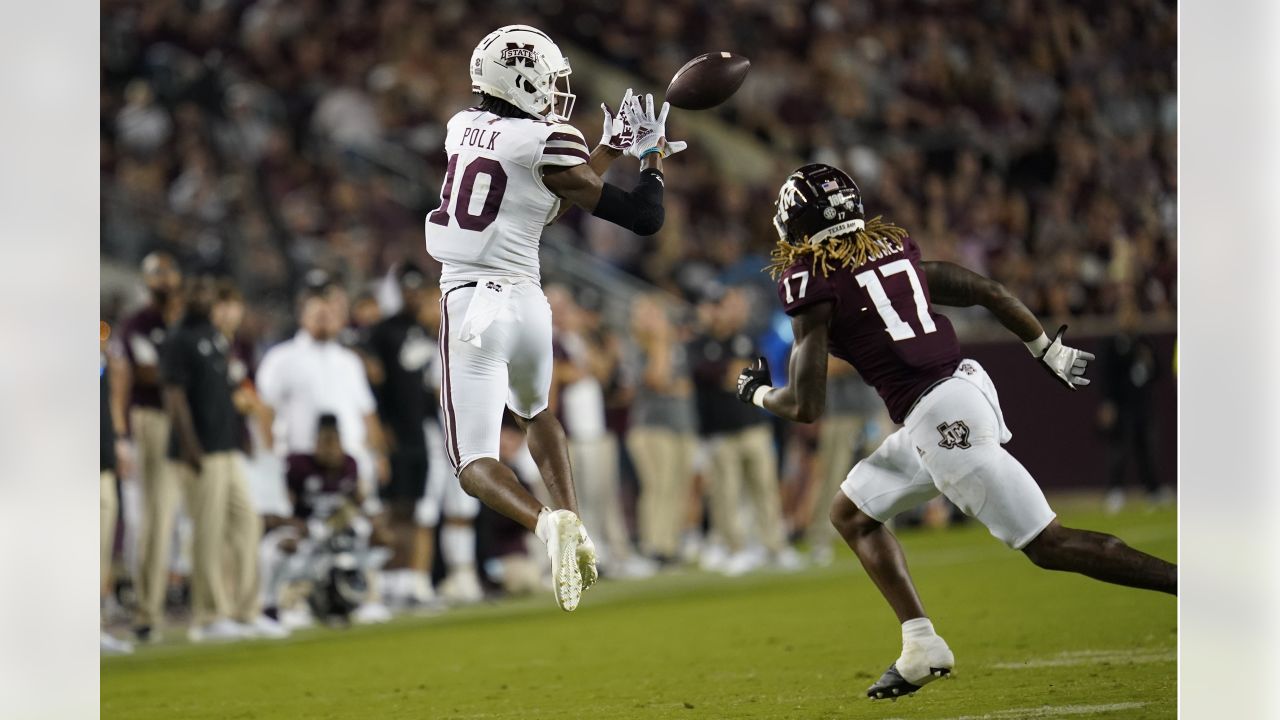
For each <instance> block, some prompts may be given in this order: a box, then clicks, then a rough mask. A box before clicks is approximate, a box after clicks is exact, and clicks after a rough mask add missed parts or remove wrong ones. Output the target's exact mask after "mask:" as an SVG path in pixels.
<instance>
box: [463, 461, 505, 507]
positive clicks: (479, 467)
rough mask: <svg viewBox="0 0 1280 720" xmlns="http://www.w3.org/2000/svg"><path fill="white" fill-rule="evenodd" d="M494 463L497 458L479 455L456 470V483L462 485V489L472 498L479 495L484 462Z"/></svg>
mask: <svg viewBox="0 0 1280 720" xmlns="http://www.w3.org/2000/svg"><path fill="white" fill-rule="evenodd" d="M487 462H489V463H496V462H497V460H494V459H493V458H489V457H479V458H476V459H475V460H472V461H471V462H469V463H467V464H466V465H464V466H463V467H462V469H461V470H459V471H458V485H460V486H461V487H462V491H463V492H465V493H466V494H468V495H470V496H471V497H473V498H478V497H480V495H479V492H480V486H481V476H482V475H483V473H484V464H485V463H487Z"/></svg>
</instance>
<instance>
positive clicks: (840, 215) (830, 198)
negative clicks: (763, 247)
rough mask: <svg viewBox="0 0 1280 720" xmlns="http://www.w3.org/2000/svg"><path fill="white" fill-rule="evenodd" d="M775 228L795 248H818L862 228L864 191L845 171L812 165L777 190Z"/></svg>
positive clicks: (796, 172)
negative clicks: (832, 239)
mask: <svg viewBox="0 0 1280 720" xmlns="http://www.w3.org/2000/svg"><path fill="white" fill-rule="evenodd" d="M775 208H776V211H775V213H774V216H773V226H774V227H775V228H777V230H778V237H780V238H781V239H782V240H783V241H784V242H787V243H790V244H792V245H806V244H810V245H816V244H818V243H820V242H822V241H823V240H826V239H827V238H828V237H831V236H832V235H843V234H845V233H849V232H853V231H855V230H859V229H861V228H862V227H863V226H864V225H865V224H866V223H865V217H864V216H863V209H862V191H861V190H859V189H858V184H857V183H855V182H854V181H853V178H851V177H849V176H848V175H847V174H845V172H844V171H843V170H840V169H838V168H834V167H831V166H830V165H824V164H822V163H813V164H811V165H805V166H804V167H802V168H800V169H799V170H796V171H795V172H793V173H791V176H790V177H788V178H787V181H786V182H784V183H783V184H782V188H781V189H780V190H778V201H777V203H776V205H775Z"/></svg>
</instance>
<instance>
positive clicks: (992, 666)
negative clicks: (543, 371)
mask: <svg viewBox="0 0 1280 720" xmlns="http://www.w3.org/2000/svg"><path fill="white" fill-rule="evenodd" d="M1057 505H1059V510H1060V512H1061V513H1062V519H1063V522H1064V523H1065V524H1068V525H1076V526H1080V527H1089V528H1092V529H1097V530H1104V531H1108V532H1113V533H1116V534H1117V535H1120V536H1121V537H1122V538H1124V539H1126V540H1127V541H1129V542H1130V543H1131V544H1133V545H1135V546H1137V547H1139V548H1141V549H1144V550H1147V551H1149V552H1152V553H1154V554H1156V555H1159V556H1161V557H1165V558H1168V559H1171V560H1172V559H1174V558H1175V557H1176V552H1177V548H1176V536H1177V517H1176V514H1175V512H1174V511H1173V510H1163V511H1157V512H1146V511H1144V510H1142V509H1139V508H1135V509H1134V510H1132V511H1130V512H1127V513H1124V514H1121V515H1118V516H1115V517H1103V516H1102V515H1101V514H1100V513H1097V512H1095V511H1092V510H1090V509H1089V506H1086V505H1081V504H1079V503H1076V504H1075V505H1073V504H1071V503H1069V502H1059V503H1057ZM903 544H904V545H905V547H906V549H907V553H908V556H909V558H910V560H911V563H912V564H911V567H912V571H913V574H914V576H915V578H916V582H917V584H918V586H919V588H920V592H921V595H922V597H923V598H924V601H925V606H926V608H927V609H928V610H929V613H930V615H931V616H932V617H933V620H934V624H935V625H936V626H937V628H938V630H939V632H940V633H941V634H942V635H943V636H944V637H946V638H947V641H948V643H950V645H951V647H952V649H953V650H954V651H955V653H956V661H957V667H956V673H955V678H954V679H953V680H950V681H939V682H935V683H933V684H932V685H930V686H928V687H927V688H925V689H924V690H923V691H921V692H920V693H918V694H917V695H916V696H915V697H910V698H903V699H901V700H898V701H896V702H892V703H891V702H888V701H881V702H877V703H872V702H871V701H869V700H867V699H866V698H865V697H864V695H863V692H864V690H865V689H866V687H867V686H868V685H869V684H870V683H871V682H872V681H873V680H874V679H875V678H877V677H879V675H880V673H881V672H882V671H883V670H884V669H885V667H887V666H888V664H889V663H890V662H891V661H892V660H893V659H894V658H896V657H897V653H898V650H899V634H898V626H897V623H896V622H895V620H894V618H893V616H892V615H891V613H890V611H889V609H888V607H887V606H886V605H885V603H884V601H883V600H882V599H881V598H880V596H879V595H878V594H877V593H876V591H875V588H874V587H872V585H871V583H870V581H869V580H868V579H867V578H866V576H865V575H864V574H863V573H862V569H861V567H859V566H858V565H857V561H856V560H855V558H854V557H853V555H852V553H850V552H849V551H848V550H847V549H845V550H842V551H841V552H840V553H838V556H837V557H838V560H837V562H836V563H835V564H834V565H833V566H832V567H829V568H822V569H813V570H808V571H804V572H801V573H796V574H788V575H783V574H758V575H753V576H749V577H745V578H739V579H726V578H721V577H716V576H711V575H707V574H704V573H699V572H692V571H690V572H683V573H676V574H671V575H665V576H662V577H659V578H656V579H653V580H650V581H647V582H643V583H619V582H613V583H604V584H602V585H601V586H600V587H598V588H595V589H592V590H591V591H590V592H589V593H587V594H586V595H585V596H584V599H583V603H582V606H581V607H580V608H579V609H578V611H577V612H575V613H573V614H567V613H563V612H561V611H559V610H557V609H556V608H555V606H554V603H553V601H552V599H551V593H550V592H547V593H546V594H545V596H544V595H539V596H538V597H536V598H531V599H527V600H520V601H507V602H501V603H497V604H493V605H488V606H485V607H479V608H472V609H466V610H459V611H454V612H450V613H446V614H443V615H439V616H435V617H427V618H404V619H400V620H397V621H395V622H393V623H390V624H387V625H382V626H377V627H361V628H353V629H350V630H311V631H307V632H304V633H299V634H295V635H294V636H293V637H292V638H290V639H288V640H285V641H277V642H269V641H257V642H252V643H242V644H239V645H230V646H221V647H218V646H199V647H196V646H189V645H185V644H172V645H162V646H159V647H153V648H143V649H141V650H140V651H139V652H138V653H137V654H136V655H133V656H130V657H119V658H116V657H113V658H108V659H107V660H105V661H104V662H103V664H102V717H104V718H139V719H144V718H156V719H157V720H174V719H175V718H177V719H181V720H195V719H197V718H218V719H219V720H223V719H228V718H255V719H261V718H291V719H293V718H415V719H417V718H602V719H603V718H688V719H690V720H693V719H696V718H880V719H881V720H888V719H891V718H922V719H925V720H931V719H942V718H962V717H963V718H968V719H970V720H976V719H977V718H1002V719H1003V718H1053V717H1068V716H1069V717H1107V718H1125V719H1132V718H1172V717H1176V698H1177V664H1176V652H1177V608H1176V603H1175V600H1174V599H1173V598H1171V597H1169V596H1166V595H1160V594H1155V593H1148V592H1141V591H1136V590H1128V589H1123V588H1118V587H1112V586H1107V585H1103V584H1101V583H1096V582H1093V581H1090V580H1087V579H1084V578H1080V577H1076V576H1073V575H1065V574H1058V573H1049V572H1045V571H1042V570H1039V569H1037V568H1035V567H1034V566H1032V565H1031V564H1030V563H1029V562H1027V561H1026V559H1025V558H1024V557H1022V555H1021V554H1020V553H1014V552H1011V551H1008V550H1007V549H1005V548H1004V547H1003V546H1002V545H1001V544H1000V543H999V542H998V541H996V540H995V539H993V538H991V537H990V536H989V535H988V534H987V532H986V530H985V529H984V528H981V527H978V526H973V525H970V526H968V527H965V528H962V529H953V530H947V531H941V532H929V531H924V532H915V533H905V534H904V535H903ZM170 634H171V635H176V634H178V633H177V631H174V632H171V633H170Z"/></svg>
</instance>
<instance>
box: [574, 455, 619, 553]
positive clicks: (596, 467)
mask: <svg viewBox="0 0 1280 720" xmlns="http://www.w3.org/2000/svg"><path fill="white" fill-rule="evenodd" d="M569 461H570V462H571V463H572V465H573V484H574V490H575V491H576V493H577V496H578V510H579V511H580V512H579V516H580V517H581V518H582V524H583V525H585V526H586V527H587V532H588V533H589V534H590V535H591V539H592V540H594V541H595V544H596V547H597V548H598V549H599V550H601V551H602V552H601V555H602V556H603V561H604V562H606V563H608V562H617V561H621V560H626V559H627V558H629V557H631V540H630V534H629V533H628V532H627V523H626V520H624V519H623V517H622V495H621V488H620V478H619V477H618V439H617V438H616V437H614V435H613V434H612V433H606V434H605V435H602V436H600V437H598V438H595V439H593V440H574V439H572V438H570V440H569Z"/></svg>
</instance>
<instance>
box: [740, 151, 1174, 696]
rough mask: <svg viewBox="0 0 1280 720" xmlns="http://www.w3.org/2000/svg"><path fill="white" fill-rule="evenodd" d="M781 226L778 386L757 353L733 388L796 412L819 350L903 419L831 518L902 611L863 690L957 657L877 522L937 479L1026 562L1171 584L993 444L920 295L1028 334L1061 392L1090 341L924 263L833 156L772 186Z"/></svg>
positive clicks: (1162, 568)
mask: <svg viewBox="0 0 1280 720" xmlns="http://www.w3.org/2000/svg"><path fill="white" fill-rule="evenodd" d="M774 225H775V226H776V227H777V230H778V235H779V237H780V240H779V242H778V246H777V248H776V249H775V250H774V253H773V264H772V265H771V266H770V270H771V272H772V273H773V275H774V277H775V278H777V279H778V297H779V299H780V300H781V301H782V303H783V306H784V308H785V310H786V313H787V314H788V315H790V316H791V323H792V328H793V330H794V332H795V345H794V347H793V349H792V352H791V359H790V367H789V370H788V377H789V379H790V382H789V384H788V385H786V386H783V387H776V388H775V387H770V385H769V383H770V376H769V368H768V364H767V363H766V362H765V359H764V358H759V359H758V360H756V361H755V363H753V364H752V365H751V366H750V367H748V368H745V369H744V370H743V371H742V374H741V375H740V376H739V378H738V397H739V398H740V399H741V400H742V401H744V402H748V403H752V404H754V405H758V406H760V407H762V408H765V409H766V410H768V411H770V412H772V413H774V414H775V415H778V416H780V417H783V418H786V419H788V420H792V421H796V422H813V421H814V420H817V419H818V418H819V417H820V416H821V415H822V411H823V406H824V404H825V401H826V379H827V354H828V353H830V354H831V355H834V356H835V357H837V358H840V359H842V360H844V361H846V362H848V363H849V364H850V365H852V366H853V367H854V368H856V369H857V371H858V373H859V374H860V375H861V376H862V377H863V378H864V379H865V380H866V381H867V383H868V384H870V385H872V386H874V387H875V389H876V391H877V392H879V393H880V396H881V397H882V398H883V399H884V401H885V404H886V405H887V406H888V409H889V414H890V416H891V417H892V418H893V420H894V422H896V423H901V424H902V427H901V428H899V429H898V430H897V432H895V433H893V434H892V435H890V436H889V438H888V439H887V440H885V442H884V443H883V444H882V445H881V446H880V447H879V448H878V449H876V451H875V452H874V453H872V455H871V456H870V457H868V458H866V459H865V460H862V461H861V462H859V463H858V464H857V465H855V466H854V468H853V470H851V471H850V472H849V475H848V477H847V478H846V479H845V481H844V483H843V484H842V485H841V488H840V489H841V492H839V493H837V494H836V497H835V501H834V503H833V506H832V508H831V522H832V523H833V524H834V525H835V527H836V529H837V530H838V531H839V532H840V534H841V536H843V537H844V539H845V542H847V543H848V544H849V547H850V548H852V549H853V551H854V553H855V554H856V555H857V556H858V559H859V560H860V561H861V562H862V566H863V568H865V569H866V571H867V574H868V575H870V576H871V579H872V580H873V581H874V582H875V584H876V587H878V588H879V589H880V592H881V593H882V594H883V595H884V597H885V599H886V600H887V601H888V602H889V605H890V606H891V607H892V608H893V611H894V612H895V613H896V614H897V616H898V620H899V621H900V622H901V623H902V654H901V655H900V656H899V657H898V659H897V661H896V662H895V663H893V664H892V665H890V666H889V669H888V671H886V672H885V673H884V675H883V676H882V677H881V678H880V679H879V680H878V681H877V682H876V683H875V684H874V685H872V686H871V688H870V689H869V690H868V691H867V694H868V696H870V697H871V698H873V699H876V698H885V697H889V698H892V697H896V696H898V695H907V694H910V693H912V692H915V691H916V690H919V689H920V687H921V686H922V685H924V684H925V683H928V682H930V681H932V680H934V679H936V678H938V677H943V676H946V675H948V674H950V672H951V670H952V668H953V667H954V665H955V658H954V656H953V655H952V652H951V649H950V648H949V647H947V643H946V642H945V641H944V640H943V639H942V638H941V637H940V636H939V635H938V634H937V633H936V632H935V631H934V628H933V624H932V623H931V622H930V620H929V618H928V616H927V615H926V614H925V611H924V606H923V605H922V604H921V602H920V598H919V596H918V595H917V594H916V589H915V586H914V585H913V584H912V581H911V576H910V574H909V573H908V572H907V563H906V558H905V557H904V555H903V552H902V547H901V546H900V545H899V544H898V541H897V539H896V538H894V536H893V534H892V533H891V532H889V530H888V528H886V527H885V526H884V523H885V522H887V521H888V520H889V519H890V518H892V517H893V516H895V515H897V514H898V513H899V512H902V511H903V510H906V509H908V508H911V507H913V506H916V505H918V504H920V503H922V502H924V501H926V500H929V499H930V498H933V497H935V496H937V495H938V494H939V493H942V494H943V495H946V497H947V498H948V499H950V500H951V501H952V502H953V503H955V504H956V505H957V506H958V507H960V509H962V510H964V511H965V512H966V513H968V514H969V515H971V516H973V517H975V518H977V519H978V520H979V521H981V522H982V523H983V524H984V525H986V526H987V529H989V530H990V531H991V534H992V535H994V536H995V537H997V538H999V539H1000V540H1002V541H1003V542H1004V543H1005V544H1007V545H1008V546H1009V547H1011V548H1014V549H1016V550H1021V551H1022V552H1023V553H1025V554H1026V556H1027V557H1028V558H1029V559H1030V560H1031V561H1032V562H1033V563H1035V564H1036V565H1038V566H1040V567H1042V568H1047V569H1050V570H1065V571H1072V572H1078V573H1082V574H1084V575H1087V576H1089V577H1092V578H1096V579H1098V580H1102V581H1105V582H1110V583H1116V584H1119V585H1127V586H1130V587H1137V588H1145V589H1149V590H1160V591H1162V592H1167V593H1170V594H1176V592H1177V566H1176V565H1173V564H1171V563H1168V562H1165V561H1164V560H1161V559H1159V558H1156V557H1152V556H1151V555H1147V554H1146V553H1142V552H1139V551H1137V550H1134V549H1133V548H1131V547H1129V546H1128V545H1126V544H1125V543H1124V542H1122V541H1121V540H1120V539H1119V538H1116V537H1113V536H1111V535H1106V534H1103V533H1097V532H1091V531H1088V530H1077V529H1074V528H1068V527H1063V526H1062V525H1061V524H1060V523H1059V522H1058V521H1057V519H1056V518H1055V515H1054V512H1053V511H1052V510H1051V509H1050V508H1049V503H1048V502H1046V501H1045V497H1044V494H1043V493H1042V492H1041V491H1040V487H1039V486H1038V485H1036V482H1035V480H1034V479H1032V477H1031V475H1030V474H1029V473H1028V472H1027V470H1026V469H1025V468H1024V467H1023V466H1022V464H1021V463H1019V462H1018V461H1017V460H1016V459H1015V458H1014V457H1013V456H1012V455H1010V454H1009V453H1008V451H1006V450H1005V449H1004V448H1003V447H1001V446H1002V445H1003V444H1004V443H1006V442H1008V441H1009V439H1010V437H1011V434H1010V433H1009V430H1008V428H1007V427H1006V425H1005V422H1004V416H1003V414H1002V413H1001V411H1000V402H999V398H998V397H997V395H996V390H995V387H994V385H993V384H992V382H991V378H990V377H988V375H987V373H986V372H985V371H984V370H983V369H982V366H980V365H979V364H978V363H977V362H974V361H973V360H969V359H965V357H964V355H963V354H962V353H961V351H960V346H959V343H958V342H957V340H956V334H955V331H954V330H953V329H952V327H951V323H950V322H949V321H948V320H947V318H946V317H944V316H942V315H939V314H937V313H935V312H934V311H933V309H932V307H931V303H937V304H939V305H947V306H952V307H969V306H973V305H982V306H983V307H985V308H987V310H989V311H990V312H991V314H993V315H994V316H995V317H996V319H997V320H999V321H1000V323H1001V324H1002V325H1004V327H1006V328H1007V329H1008V330H1009V331H1010V332H1012V333H1014V334H1015V335H1017V336H1018V338H1019V339H1021V340H1022V341H1023V342H1025V343H1026V345H1027V348H1028V349H1029V350H1030V351H1031V355H1032V357H1033V358H1035V359H1036V361H1037V362H1038V363H1039V364H1041V365H1042V366H1044V367H1045V368H1046V369H1047V370H1048V371H1049V372H1050V373H1051V374H1052V375H1053V376H1054V377H1056V378H1057V379H1058V380H1059V381H1061V382H1062V383H1063V384H1064V385H1065V386H1066V387H1067V389H1068V390H1073V391H1074V390H1076V389H1077V388H1078V387H1081V386H1084V385H1088V384H1089V380H1088V379H1086V378H1085V377H1084V373H1085V368H1086V367H1087V365H1088V362H1089V361H1090V360H1092V359H1093V355H1091V354H1089V353H1087V352H1083V351H1081V350H1077V349H1074V348H1071V347H1068V346H1066V345H1064V344H1063V342H1062V334H1063V331H1065V330H1066V327H1065V326H1064V327H1063V328H1062V329H1061V330H1059V331H1058V333H1057V334H1056V335H1055V336H1054V338H1053V339H1052V340H1050V339H1049V337H1048V336H1047V335H1046V334H1045V331H1044V329H1043V328H1042V327H1041V326H1040V322H1039V321H1038V320H1036V318H1035V316H1034V315H1033V314H1032V313H1031V311H1030V310H1028V309H1027V307H1026V306H1025V305H1023V304H1022V302H1020V301H1019V300H1018V299H1017V298H1015V297H1013V296H1012V295H1011V294H1009V292H1008V290H1006V289H1005V288H1004V287H1003V286H1002V285H1000V284H999V283H997V282H994V281H992V280H989V279H987V278H984V277H982V276H981V275H977V274H975V273H972V272H970V271H968V270H966V269H964V268H962V267H960V266H958V265H954V264H952V263H946V262H924V261H922V260H921V257H920V249H919V248H918V247H917V246H916V244H915V243H914V242H912V240H911V238H910V237H909V236H908V235H907V233H906V231H905V230H903V229H902V228H899V227H897V226H895V225H893V224H892V223H889V222H885V221H883V220H882V219H881V218H880V217H875V218H872V219H871V220H870V221H868V220H866V219H865V216H864V212H863V206H862V196H861V193H860V191H859V190H858V186H857V185H856V184H854V182H853V180H852V179H851V178H850V177H849V176H848V175H846V174H845V173H844V172H842V171H840V170H838V169H836V168H834V167H831V166H829V165H821V164H814V165H806V166H804V167H802V168H800V169H799V170H797V171H796V172H795V173H793V174H792V175H791V176H790V177H789V178H787V181H786V183H784V184H783V186H782V189H781V191H780V192H779V194H778V202H777V213H776V215H775V216H774Z"/></svg>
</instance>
